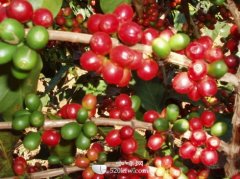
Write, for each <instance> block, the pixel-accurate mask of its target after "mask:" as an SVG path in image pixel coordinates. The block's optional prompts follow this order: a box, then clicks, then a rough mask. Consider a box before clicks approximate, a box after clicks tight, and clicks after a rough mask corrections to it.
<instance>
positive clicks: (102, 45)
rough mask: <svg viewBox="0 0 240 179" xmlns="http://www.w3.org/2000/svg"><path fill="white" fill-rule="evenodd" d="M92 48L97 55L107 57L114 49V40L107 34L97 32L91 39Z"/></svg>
mask: <svg viewBox="0 0 240 179" xmlns="http://www.w3.org/2000/svg"><path fill="white" fill-rule="evenodd" d="M90 48H91V50H92V51H93V52H94V53H96V54H97V55H106V54H108V53H109V52H110V50H111V49H112V40H111V38H110V36H109V35H108V34H107V33H105V32H95V33H94V34H93V35H92V37H91V39H90Z"/></svg>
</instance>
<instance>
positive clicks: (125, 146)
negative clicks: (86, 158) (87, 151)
mask: <svg viewBox="0 0 240 179" xmlns="http://www.w3.org/2000/svg"><path fill="white" fill-rule="evenodd" d="M105 141H106V143H107V145H108V146H109V147H117V146H121V152H122V153H123V154H126V155H130V154H133V153H134V152H135V151H136V150H137V148H138V144H137V141H136V139H135V138H134V129H133V128H132V127H130V126H124V127H122V128H121V129H120V130H118V129H113V130H111V131H110V132H109V133H108V134H107V136H106V138H105Z"/></svg>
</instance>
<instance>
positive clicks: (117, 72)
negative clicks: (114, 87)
mask: <svg viewBox="0 0 240 179" xmlns="http://www.w3.org/2000/svg"><path fill="white" fill-rule="evenodd" d="M102 77H103V79H104V80H105V81H106V82H107V83H108V84H118V83H119V82H120V81H121V80H122V77H123V68H122V67H120V66H119V65H117V64H116V63H113V62H111V61H107V62H106V63H105V64H104V65H103V68H102Z"/></svg>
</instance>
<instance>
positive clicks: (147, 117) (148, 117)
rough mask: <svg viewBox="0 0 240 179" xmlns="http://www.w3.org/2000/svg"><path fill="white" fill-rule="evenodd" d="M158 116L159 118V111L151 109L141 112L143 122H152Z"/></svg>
mask: <svg viewBox="0 0 240 179" xmlns="http://www.w3.org/2000/svg"><path fill="white" fill-rule="evenodd" d="M158 118H159V113H158V112H157V111H155V110H153V109H152V110H148V111H146V112H145V113H144V114H143V120H144V121H145V122H150V123H153V122H154V121H155V120H156V119H158Z"/></svg>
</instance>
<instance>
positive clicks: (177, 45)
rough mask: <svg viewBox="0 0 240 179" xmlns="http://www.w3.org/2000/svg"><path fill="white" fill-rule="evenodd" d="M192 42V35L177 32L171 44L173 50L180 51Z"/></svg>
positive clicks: (170, 41) (171, 39)
mask: <svg viewBox="0 0 240 179" xmlns="http://www.w3.org/2000/svg"><path fill="white" fill-rule="evenodd" d="M189 42H190V37H189V36H188V35H187V34H184V33H177V34H174V35H173V36H172V37H171V38H170V40H169V45H170V48H171V50H173V51H180V50H183V49H185V48H186V47H187V46H188V44H189Z"/></svg>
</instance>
